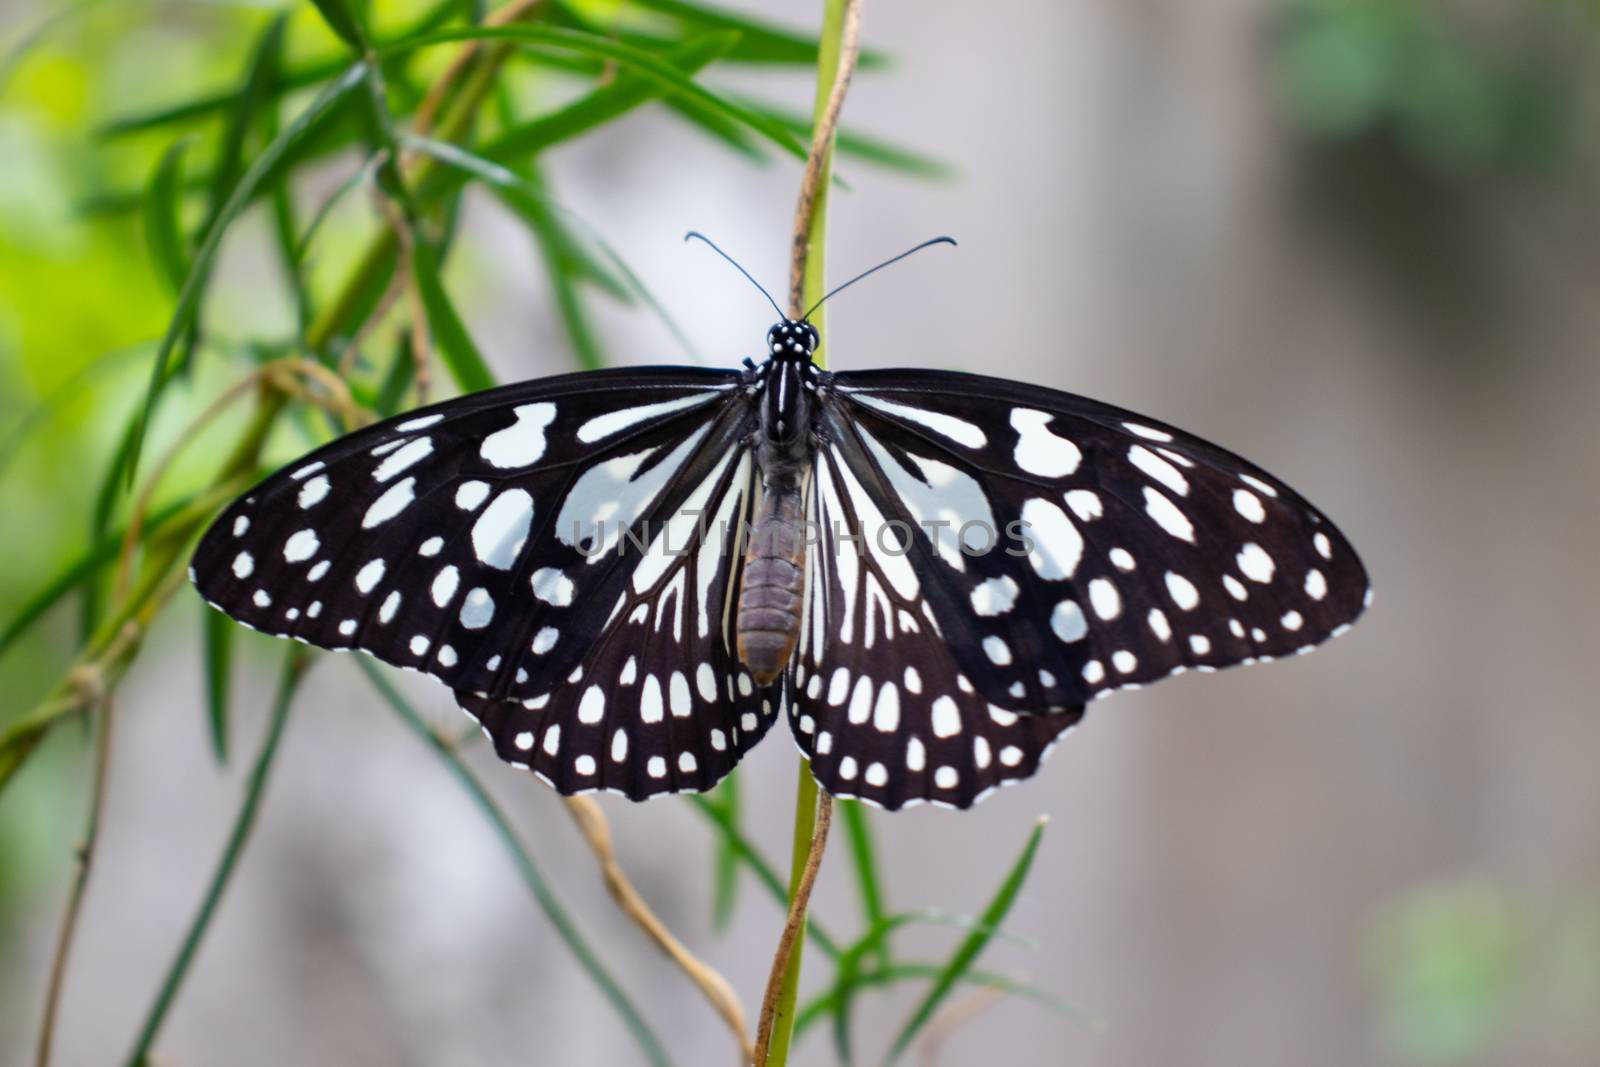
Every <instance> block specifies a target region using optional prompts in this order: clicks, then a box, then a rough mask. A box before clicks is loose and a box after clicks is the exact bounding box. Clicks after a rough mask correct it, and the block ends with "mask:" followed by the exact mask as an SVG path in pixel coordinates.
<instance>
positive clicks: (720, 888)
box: [707, 769, 740, 930]
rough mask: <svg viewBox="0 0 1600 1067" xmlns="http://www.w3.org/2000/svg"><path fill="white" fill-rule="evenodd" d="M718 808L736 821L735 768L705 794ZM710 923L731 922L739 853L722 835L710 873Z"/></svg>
mask: <svg viewBox="0 0 1600 1067" xmlns="http://www.w3.org/2000/svg"><path fill="white" fill-rule="evenodd" d="M707 799H708V800H710V802H711V803H713V804H715V805H716V806H717V807H718V809H720V810H721V812H722V813H723V815H724V816H726V817H727V819H728V822H729V823H730V824H732V825H734V826H737V825H739V814H740V799H739V772H738V770H737V769H735V770H734V771H732V772H731V773H730V774H729V775H728V777H726V778H724V779H723V780H722V784H721V785H719V786H717V788H716V790H715V791H714V792H713V793H712V794H711V795H710V796H709V797H708V798H707ZM712 887H713V888H712V894H711V923H712V925H713V926H714V927H715V928H716V929H718V930H726V929H727V928H728V926H729V924H731V923H732V922H733V908H734V903H735V897H736V894H737V893H738V889H739V853H738V850H737V849H735V848H734V847H733V845H732V844H731V843H730V842H729V841H728V840H727V839H726V838H724V839H722V840H720V841H718V842H717V857H716V866H715V868H714V869H713V873H712Z"/></svg>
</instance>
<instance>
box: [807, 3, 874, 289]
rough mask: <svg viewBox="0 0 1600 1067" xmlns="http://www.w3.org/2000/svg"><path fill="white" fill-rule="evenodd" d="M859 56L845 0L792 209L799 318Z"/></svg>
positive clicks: (855, 23) (856, 11)
mask: <svg viewBox="0 0 1600 1067" xmlns="http://www.w3.org/2000/svg"><path fill="white" fill-rule="evenodd" d="M860 54H861V0H846V2H845V5H844V25H843V27H842V29H841V32H840V37H839V68H838V70H837V71H836V72H835V73H834V77H833V87H832V88H831V89H829V90H828V98H827V102H826V103H824V104H823V105H822V109H821V111H820V112H819V113H818V115H817V118H816V121H815V122H814V123H813V124H812V127H811V152H810V154H809V155H808V156H807V157H806V170H805V174H804V176H803V177H802V178H801V179H800V199H799V201H798V202H797V203H796V204H795V209H794V230H793V236H792V239H791V244H790V248H789V314H790V315H791V316H792V317H795V318H798V317H799V316H800V315H801V314H802V313H804V311H805V309H806V291H805V285H806V264H807V263H808V262H809V260H810V257H811V245H812V226H813V224H814V222H815V221H816V218H817V212H818V210H819V207H820V205H821V201H822V200H823V199H824V198H825V190H826V188H827V181H828V172H829V170H830V169H831V168H830V164H831V163H832V161H833V136H834V132H835V131H836V130H837V129H838V128H839V112H840V111H841V110H842V109H843V108H844V96H845V93H846V92H848V91H849V89H850V77H851V75H853V74H854V73H855V70H856V59H857V58H858V57H859V56H860Z"/></svg>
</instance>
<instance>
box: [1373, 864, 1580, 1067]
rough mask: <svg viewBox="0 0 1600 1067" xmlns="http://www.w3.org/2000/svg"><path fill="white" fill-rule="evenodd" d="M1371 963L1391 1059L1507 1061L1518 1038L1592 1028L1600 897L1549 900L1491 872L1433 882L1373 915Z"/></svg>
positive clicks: (1433, 1065)
mask: <svg viewBox="0 0 1600 1067" xmlns="http://www.w3.org/2000/svg"><path fill="white" fill-rule="evenodd" d="M1367 964H1368V972H1369V974H1370V975H1371V978H1372V983H1373V989H1374V992H1375V994H1376V997H1377V1007H1378V1024H1379V1027H1380V1032H1379V1034H1378V1037H1379V1039H1380V1042H1381V1044H1382V1046H1383V1048H1384V1049H1385V1051H1386V1053H1387V1057H1388V1058H1389V1059H1390V1060H1391V1061H1393V1062H1396V1063H1402V1064H1418V1065H1425V1067H1446V1065H1455V1064H1462V1065H1465V1064H1474V1063H1485V1062H1500V1061H1502V1060H1503V1058H1504V1056H1505V1054H1506V1050H1507V1048H1508V1047H1511V1046H1513V1045H1517V1046H1519V1047H1521V1046H1527V1045H1528V1044H1529V1043H1530V1042H1532V1043H1533V1045H1534V1047H1538V1041H1539V1039H1538V1035H1540V1034H1546V1033H1548V1034H1575V1033H1577V1034H1581V1033H1583V1032H1585V1031H1586V1030H1588V1029H1589V1028H1590V1027H1592V1023H1593V1020H1594V1019H1595V1017H1596V1014H1597V1012H1600V899H1593V898H1591V899H1586V900H1584V899H1580V900H1577V901H1573V900H1555V901H1542V900H1539V899H1538V898H1537V897H1535V896H1533V895H1531V894H1527V893H1514V892H1512V891H1511V890H1509V889H1507V888H1506V887H1504V886H1501V885H1497V884H1495V883H1492V882H1489V881H1485V880H1483V879H1464V880H1461V881H1451V882H1441V883H1437V884H1432V885H1425V886H1422V887H1419V888H1417V889H1414V890H1411V891H1409V892H1407V893H1404V894H1402V895H1400V896H1398V897H1396V898H1395V899H1393V900H1391V901H1389V902H1387V903H1386V904H1385V905H1384V906H1383V907H1382V909H1381V910H1380V911H1379V913H1378V914H1377V916H1376V917H1375V918H1374V919H1373V921H1372V923H1371V924H1370V927H1369V929H1368V931H1367ZM1591 1032H1592V1031H1591ZM1549 1051H1550V1052H1551V1053H1552V1054H1556V1055H1567V1054H1574V1055H1578V1056H1580V1057H1581V1055H1582V1052H1583V1050H1579V1049H1549ZM1589 1051H1590V1052H1592V1051H1593V1050H1592V1049H1591V1050H1589ZM1561 1062H1577V1061H1576V1060H1572V1061H1568V1060H1564V1059H1563V1060H1562V1061H1561Z"/></svg>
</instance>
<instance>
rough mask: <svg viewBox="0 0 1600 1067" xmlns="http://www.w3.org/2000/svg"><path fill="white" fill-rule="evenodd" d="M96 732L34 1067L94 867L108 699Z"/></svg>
mask: <svg viewBox="0 0 1600 1067" xmlns="http://www.w3.org/2000/svg"><path fill="white" fill-rule="evenodd" d="M97 703H98V706H99V708H100V722H99V724H98V725H99V729H98V730H96V731H95V743H94V768H93V770H92V772H91V773H92V775H93V777H92V778H91V779H90V786H89V812H88V815H87V817H86V823H85V826H84V831H83V840H81V841H80V842H78V847H77V849H76V853H75V856H76V870H75V871H74V873H73V878H72V888H71V889H70V890H69V891H68V893H67V909H66V912H65V913H64V914H63V915H62V917H61V930H60V932H59V933H58V934H57V935H56V946H55V955H54V958H53V959H52V960H51V963H50V980H49V983H48V985H46V987H45V999H44V1016H43V1020H42V1021H41V1022H40V1024H39V1045H38V1051H37V1053H36V1055H35V1057H34V1063H35V1064H36V1067H49V1064H50V1054H51V1051H52V1050H53V1048H54V1046H55V1032H56V1019H57V1017H58V1016H59V1015H60V1011H61V993H62V990H63V989H65V988H66V982H67V963H68V961H69V959H70V958H71V956H72V943H73V941H74V939H75V937H76V935H77V932H78V917H79V915H80V914H81V913H82V911H83V898H84V895H85V894H86V892H87V891H88V888H89V872H90V870H91V868H92V867H93V864H94V851H95V844H96V842H98V841H99V839H100V816H101V813H102V812H103V811H104V810H105V799H106V782H107V781H108V779H109V778H110V768H111V724H112V702H111V698H110V697H109V696H103V697H101V698H100V699H99V700H98V701H97Z"/></svg>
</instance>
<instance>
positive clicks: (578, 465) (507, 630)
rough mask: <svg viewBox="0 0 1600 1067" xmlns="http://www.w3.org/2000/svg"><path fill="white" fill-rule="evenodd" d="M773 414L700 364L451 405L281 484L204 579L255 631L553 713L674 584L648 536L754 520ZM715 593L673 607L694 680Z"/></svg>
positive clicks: (203, 553) (518, 388) (567, 381)
mask: <svg viewBox="0 0 1600 1067" xmlns="http://www.w3.org/2000/svg"><path fill="white" fill-rule="evenodd" d="M753 418H754V415H753V408H752V405H751V404H750V403H749V400H748V397H747V396H746V395H745V393H744V391H743V389H742V388H741V375H740V374H738V373H736V372H719V371H706V370H698V369H693V368H663V369H647V370H624V371H603V372H596V373H589V374H578V375H567V376H562V377H557V378H548V379H542V380H539V381H533V382H526V383H522V384H518V385H512V386H506V387H504V388H500V389H494V390H489V391H486V392H482V393H476V394H473V395H470V396H466V397H461V398H459V399H455V400H450V401H446V402H444V403H441V404H436V405H433V406H432V407H428V408H424V409H420V410H418V411H414V412H411V413H409V414H407V415H404V416H401V417H399V418H396V419H391V420H389V421H387V422H383V423H379V424H377V425H374V426H370V427H367V428H366V429H363V430H360V431H358V432H355V433H352V434H349V435H347V436H345V437H342V438H340V439H338V440H337V441H334V442H332V443H330V444H328V445H327V446H325V447H323V448H321V449H318V450H317V451H315V452H313V453H311V454H310V455H308V456H306V457H304V458H303V459H301V460H299V461H298V462H296V463H293V464H290V465H289V466H288V467H285V468H284V469H283V470H281V471H279V472H278V473H277V474H274V475H272V476H271V477H269V478H268V479H266V480H265V481H264V482H262V483H261V484H260V485H259V486H257V487H256V488H255V489H254V490H253V491H251V492H250V493H248V494H246V495H245V496H244V497H243V498H241V499H240V500H239V501H237V502H236V503H234V504H233V505H232V506H230V507H229V508H228V509H227V510H226V511H224V512H223V513H222V515H221V516H220V517H219V518H218V520H217V521H216V522H215V523H214V524H213V525H212V527H211V529H210V530H208V531H207V533H206V535H205V536H204V538H203V539H202V540H201V542H200V545H199V547H198V549H197V550H196V552H195V556H194V561H193V565H192V567H191V573H192V575H193V578H194V581H195V584H196V585H197V586H198V588H199V590H200V592H201V593H202V595H204V596H205V598H206V599H207V600H208V601H210V602H211V603H212V604H213V605H215V606H216V607H218V608H219V609H221V610H222V611H225V612H227V613H228V614H229V615H231V616H233V617H234V618H236V619H238V620H239V621H240V622H243V623H245V624H247V625H249V626H252V627H254V628H255V629H258V630H262V631H264V632H266V633H270V634H276V635H279V636H283V637H293V638H296V639H299V640H301V641H305V642H308V643H311V644H315V645H320V646H322V647H324V648H334V649H342V648H359V649H362V650H364V651H367V652H369V653H371V654H372V655H374V656H377V657H378V658H379V659H382V660H385V661H386V662H389V663H393V664H395V665H397V666H401V667H407V668H411V669H414V670H420V671H424V672H426V673H428V674H432V675H434V676H435V677H437V678H439V679H440V680H442V681H444V682H445V683H446V684H448V685H450V686H451V687H452V688H454V689H457V690H461V691H464V692H467V693H475V694H481V695H484V696H487V697H490V698H493V699H496V700H518V701H521V700H534V699H537V698H539V697H541V696H546V695H548V694H549V693H550V692H551V687H552V686H553V685H558V684H559V683H560V680H562V679H566V678H568V677H569V676H570V675H572V673H573V672H574V671H576V670H579V669H580V668H581V667H582V665H583V664H584V662H585V661H586V660H587V658H588V657H589V656H590V655H591V653H592V652H593V651H594V650H595V648H596V647H597V644H600V643H601V639H602V638H603V637H606V636H607V635H614V634H615V632H616V631H615V629H614V625H613V624H614V623H615V622H616V616H618V615H619V613H621V612H622V610H623V609H624V608H625V607H626V608H628V610H629V611H632V610H635V608H634V605H636V603H638V602H640V600H641V598H648V597H650V596H652V595H654V596H657V598H658V599H659V596H660V595H661V594H660V589H659V583H658V582H657V579H664V580H674V579H671V577H670V576H669V575H668V574H667V572H668V571H669V570H671V569H672V568H671V567H670V564H671V562H672V560H671V558H670V556H669V555H668V554H664V553H660V552H657V553H654V554H652V553H651V552H650V551H649V550H648V549H649V548H650V546H649V545H648V544H646V543H645V541H644V539H643V538H642V537H636V536H635V533H636V532H637V531H644V530H648V531H651V532H657V531H663V530H667V531H669V532H671V533H672V535H673V536H674V537H675V538H676V540H675V541H674V542H673V547H676V546H677V545H680V544H682V543H684V541H685V539H686V536H687V535H686V533H685V529H684V528H685V518H686V517H685V515H684V511H685V509H686V508H694V507H695V506H697V505H700V506H704V505H706V504H708V503H709V502H711V501H712V500H713V498H714V499H715V501H716V503H717V504H718V506H723V505H727V506H731V507H737V506H740V503H741V500H742V498H743V496H744V494H745V492H746V490H747V486H746V484H745V483H744V482H741V481H740V480H739V478H738V477H737V476H736V474H735V472H736V471H737V470H740V469H744V466H745V465H746V463H747V459H748V456H747V453H746V451H745V441H746V439H747V437H748V436H749V434H750V431H751V429H752V426H753ZM730 501H731V502H732V503H730ZM690 525H692V521H691V522H690ZM719 547H720V546H719ZM719 565H720V564H719ZM707 566H708V567H710V569H716V567H715V566H712V565H710V564H708V565H707ZM691 569H692V568H691ZM684 573H686V572H685V571H683V570H673V574H676V575H682V574H684ZM724 577H725V576H724ZM709 580H714V576H709V575H707V574H703V573H698V572H697V573H696V574H695V582H694V583H692V584H690V583H688V582H687V579H684V581H685V583H686V584H685V585H684V587H683V588H682V589H679V590H677V591H676V592H675V593H674V594H673V595H674V596H675V597H676V600H675V602H674V606H673V609H672V610H673V612H674V613H675V615H676V616H677V618H676V620H675V626H676V630H675V631H674V632H676V633H678V634H680V635H681V636H680V637H679V638H678V644H677V645H675V646H674V647H675V648H677V649H678V650H679V651H681V653H682V656H681V657H680V658H681V660H682V662H683V663H684V664H692V663H693V662H695V660H694V658H693V657H694V656H695V655H696V654H697V653H701V652H703V651H704V647H703V646H704V645H707V644H709V643H710V639H709V637H707V636H706V635H708V634H709V633H710V632H711V630H712V626H711V623H710V622H709V621H708V620H710V619H711V618H712V617H713V616H714V614H715V611H716V608H717V605H714V604H710V603H708V602H706V601H705V600H704V599H703V598H702V599H700V600H698V601H697V600H695V597H696V594H697V593H703V592H705V591H706V590H707V589H709V586H707V585H706V584H705V583H706V582H707V581H709ZM689 616H693V618H692V619H691V618H689ZM606 647H609V646H606ZM658 654H660V655H666V650H665V648H664V647H662V648H660V650H659V652H658ZM703 658H704V657H703V656H702V661H703ZM687 669H694V668H693V667H692V666H690V667H689V668H687ZM715 669H718V670H727V669H731V668H730V667H729V665H728V663H727V662H726V660H725V659H724V660H722V661H719V662H718V663H717V664H716V668H715ZM591 677H593V674H592V672H591Z"/></svg>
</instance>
